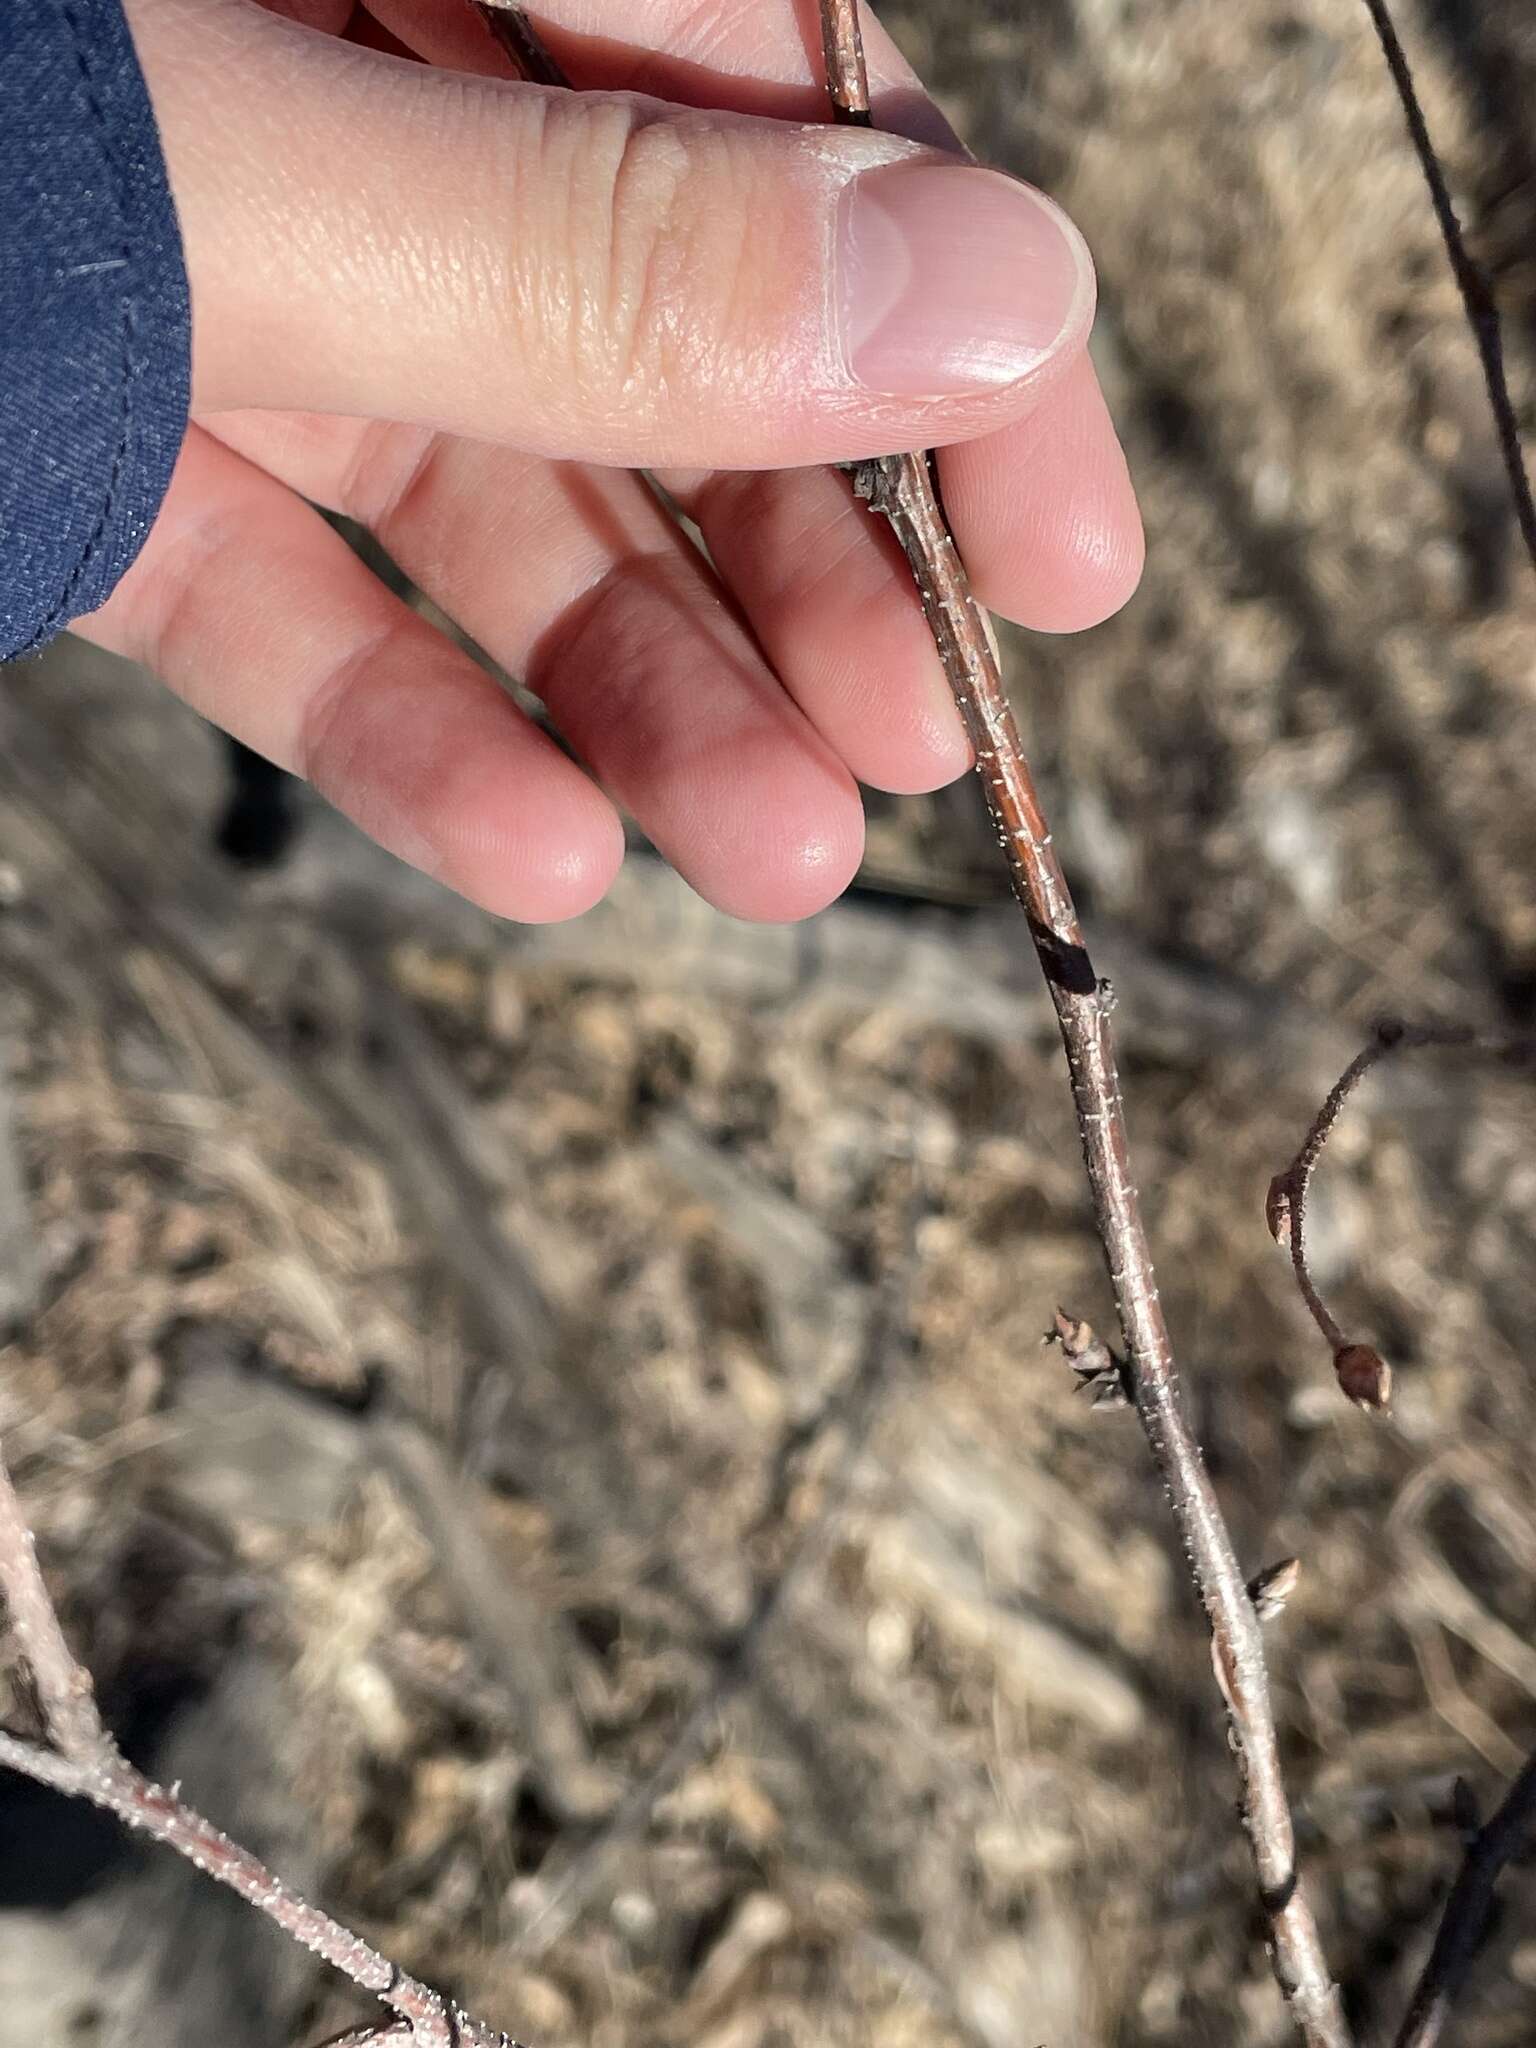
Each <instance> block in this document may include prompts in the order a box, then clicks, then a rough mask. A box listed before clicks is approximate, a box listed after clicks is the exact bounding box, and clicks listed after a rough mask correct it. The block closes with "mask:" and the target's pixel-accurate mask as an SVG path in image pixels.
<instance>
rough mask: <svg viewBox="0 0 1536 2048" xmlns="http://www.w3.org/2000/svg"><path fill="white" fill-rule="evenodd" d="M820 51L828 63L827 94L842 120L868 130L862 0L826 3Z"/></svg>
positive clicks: (839, 0)
mask: <svg viewBox="0 0 1536 2048" xmlns="http://www.w3.org/2000/svg"><path fill="white" fill-rule="evenodd" d="M821 50H822V56H823V58H824V59H825V63H826V77H827V91H828V93H830V95H831V97H832V104H833V106H834V107H835V108H836V109H837V117H838V119H839V120H840V121H847V122H848V123H850V125H852V126H853V127H855V128H868V127H870V126H871V125H872V120H873V117H872V115H871V113H870V107H869V74H868V72H867V70H866V69H865V65H864V36H863V33H862V31H861V30H860V28H859V0H823V4H822V9H821Z"/></svg>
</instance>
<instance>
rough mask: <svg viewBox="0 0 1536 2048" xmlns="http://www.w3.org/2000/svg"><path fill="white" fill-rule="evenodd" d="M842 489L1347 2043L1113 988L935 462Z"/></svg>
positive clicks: (1304, 1925) (826, 16)
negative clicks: (1044, 1033)
mask: <svg viewBox="0 0 1536 2048" xmlns="http://www.w3.org/2000/svg"><path fill="white" fill-rule="evenodd" d="M822 23H823V40H824V43H825V47H826V51H827V55H828V59H829V63H832V64H835V65H836V66H837V67H838V68H837V70H836V71H835V73H834V75H833V77H832V79H831V81H830V87H831V94H832V100H833V105H834V108H835V109H836V111H837V113H838V114H839V116H840V117H841V118H843V119H858V118H859V117H860V116H863V117H866V118H867V116H868V113H869V94H868V87H867V85H866V83H865V82H864V80H863V77H862V75H861V66H860V64H859V62H858V60H857V48H858V42H859V26H858V15H857V7H856V0H822ZM850 52H851V53H853V61H849V53H850ZM855 487H856V488H857V490H858V491H859V494H860V496H862V497H864V498H867V499H868V501H869V503H870V504H871V505H872V506H873V507H874V508H875V510H877V511H880V512H883V513H884V514H885V516H886V517H887V518H888V519H889V520H890V522H891V524H892V527H893V528H894V529H895V532H896V536H897V538H898V540H899V541H900V542H901V546H902V549H903V551H904V553H905V554H906V557H907V561H908V563H909V564H910V565H911V569H912V574H913V577H914V580H915V581H916V583H917V588H918V592H919V595H920V596H921V598H922V602H923V609H924V611H925V613H926V614H927V617H928V623H929V627H930V629H931V630H932V633H933V637H934V641H935V643H936V644H937V647H938V650H939V654H940V656H941V658H942V660H943V663H944V669H945V673H946V674H947V676H948V677H949V682H950V687H951V689H952V690H953V692H954V696H955V701H956V703H957V704H958V705H959V707H960V711H961V714H962V716H963V717H964V719H965V722H966V726H967V728H968V730H969V732H970V735H971V739H972V743H973V745H974V746H975V750H976V768H977V773H978V775H979V776H980V778H981V784H982V788H983V790H984V792H985V794H986V799H987V805H988V808H989V810H990V811H991V814H992V819H993V822H994V824H995V825H996V827H997V832H998V837H999V840H1000V842H1001V844H1002V848H1003V852H1004V854H1005V855H1006V857H1007V861H1008V868H1009V874H1010V877H1011V879H1012V882H1013V887H1014V893H1015V894H1016V895H1017V897H1018V899H1019V902H1020V904H1021V905H1022V907H1023V909H1024V913H1025V915H1026V917H1027V918H1028V920H1029V925H1030V931H1031V934H1032V936H1033V938H1034V942H1035V949H1036V952H1037V953H1038V955H1039V958H1040V964H1041V967H1042V969H1043V970H1044V973H1045V978H1046V983H1047V985H1048V987H1049V989H1050V994H1051V1001H1052V1003H1053V1004H1054V1005H1055V1009H1056V1016H1057V1020H1058V1022H1059V1024H1060V1027H1061V1036H1062V1043H1063V1044H1064V1046H1065V1048H1066V1055H1067V1066H1068V1069H1069V1072H1070V1075H1071V1083H1072V1097H1073V1102H1074V1104H1075V1106H1076V1110H1077V1123H1078V1132H1079V1136H1080V1138H1081V1141H1082V1146H1083V1156H1084V1159H1085V1161H1086V1164H1087V1169H1088V1182H1089V1188H1090V1191H1091V1194H1092V1199H1093V1209H1094V1221H1095V1224H1096V1227H1097V1230H1098V1234H1099V1238H1100V1241H1101V1243H1102V1245H1103V1247H1104V1253H1105V1257H1106V1260H1107V1262H1108V1266H1109V1277H1110V1282H1111V1285H1112V1287H1113V1289H1114V1295H1115V1305H1116V1308H1117V1310H1118V1312H1119V1316H1120V1325H1121V1329H1122V1331H1123V1332H1124V1336H1125V1344H1126V1350H1127V1353H1128V1355H1129V1360H1130V1367H1131V1379H1132V1387H1133V1392H1134V1396H1135V1401H1136V1409H1137V1413H1138V1415H1139V1416H1140V1419H1141V1424H1142V1428H1143V1430H1144V1431H1145V1433H1146V1437H1147V1441H1148V1443H1149V1445H1150V1446H1151V1450H1152V1455H1153V1457H1154V1459H1155V1460H1156V1462H1157V1466H1158V1469H1159V1471H1160V1473H1161V1474H1162V1478H1163V1482H1164V1485H1165V1486H1166V1488H1167V1491H1168V1497H1169V1501H1170V1504H1171V1506H1172V1508H1173V1513H1174V1517H1175V1519H1176V1521H1177V1523H1178V1527H1179V1533H1180V1536H1181V1537H1182V1539H1183V1544H1184V1551H1185V1555H1186V1556H1187V1557H1188V1559H1189V1563H1190V1570H1191V1573H1192V1575H1193V1578H1194V1581H1195V1585H1196V1589H1197V1591H1198V1593H1199V1596H1200V1599H1201V1602H1202V1604H1203V1606H1204V1608H1205V1611H1206V1615H1207V1618H1208V1620H1209V1622H1210V1625H1211V1630H1212V1635H1213V1638H1214V1654H1215V1657H1216V1660H1217V1669H1218V1673H1219V1675H1220V1676H1221V1680H1222V1689H1223V1691H1224V1693H1225V1696H1226V1700H1227V1705H1228V1709H1229V1716H1230V1721H1231V1727H1232V1733H1233V1737H1234V1746H1235V1748H1236V1752H1237V1758H1238V1768H1239V1775H1240V1778H1241V1781H1242V1796H1243V1810H1244V1820H1245V1823H1246V1827H1247V1832H1248V1838H1249V1842H1250V1844H1251V1847H1252V1850H1253V1856H1254V1862H1255V1864H1256V1866H1257V1871H1258V1879H1259V1891H1260V1896H1261V1898H1262V1900H1263V1903H1264V1908H1265V1911H1266V1913H1267V1914H1268V1916H1269V1923H1270V1932H1271V1940H1272V1944H1273V1957H1274V1965H1275V1974H1276V1976H1277V1977H1278V1979H1279V1982H1280V1987H1281V1990H1282V1991H1283V1993H1284V1994H1285V1996H1286V1998H1287V1999H1288V2000H1289V2002H1290V2005H1291V2009H1292V2012H1293V2014H1294V2015H1295V2019H1296V2022H1297V2025H1298V2026H1299V2027H1300V2029H1301V2033H1302V2036H1303V2038H1304V2039H1305V2040H1306V2041H1307V2042H1308V2043H1309V2044H1310V2048H1345V2044H1347V2043H1348V2042H1349V2040H1350V2034H1349V2029H1348V2026H1347V2024H1346V2022H1345V2019H1344V2013H1343V2008H1342V2006H1341V2004H1340V2001H1339V1995H1338V1991H1337V1988H1336V1986H1335V1985H1334V1983H1333V1980H1332V1978H1331V1976H1330V1974H1329V1971H1328V1965H1327V1961H1326V1959H1325V1957H1324V1954H1323V1948H1322V1942H1321V1940H1320V1938H1319V1936H1318V1931H1317V1923H1316V1921H1315V1920H1314V1918H1313V1915H1312V1909H1311V1906H1310V1904H1309V1903H1308V1901H1307V1898H1306V1895H1305V1893H1304V1892H1303V1890H1302V1887H1301V1881H1300V1877H1299V1875H1298V1872H1297V1869H1296V1850H1295V1836H1294V1832H1293V1829H1292V1824H1291V1812H1290V1805H1289V1802H1288V1800H1287V1797H1286V1791H1285V1783H1284V1779H1283V1778H1282V1775H1281V1770H1280V1752H1279V1742H1278V1738H1277V1735H1276V1731H1275V1722H1274V1714H1273V1711H1272V1709H1271V1706H1270V1701H1269V1680H1268V1673H1267V1671H1266V1669H1265V1664H1264V1651H1263V1647H1262V1644H1261V1641H1260V1632H1259V1621H1258V1617H1257V1615H1256V1613H1255V1612H1254V1604H1253V1601H1252V1600H1251V1599H1250V1598H1249V1595H1248V1590H1247V1586H1246V1584H1245V1582H1244V1578H1243V1574H1242V1570H1241V1568H1240V1567H1239V1565H1238V1562H1237V1557H1236V1554H1235V1552H1234V1550H1233V1546H1232V1539H1231V1537H1230V1535H1229V1534H1228V1531H1227V1527H1226V1523H1225V1521H1224V1519H1223V1517H1222V1512H1221V1507H1220V1504H1219V1502H1218V1501H1217V1498H1216V1494H1215V1490H1214V1488H1213V1487H1212V1485H1211V1482H1210V1478H1209V1475H1208V1474H1207V1472H1206V1470H1205V1463H1204V1460H1203V1458H1202V1457H1201V1454H1200V1448H1199V1445H1198V1443H1197V1442H1196V1440H1195V1436H1194V1433H1193V1431H1192V1430H1191V1428H1190V1425H1189V1422H1188V1419H1187V1417H1186V1415H1185V1413H1184V1405H1183V1400H1182V1397H1181V1394H1180V1391H1179V1383H1178V1376H1177V1371H1176V1368H1175V1365H1174V1357H1173V1346H1172V1343H1171V1341H1170V1339H1169V1335H1168V1328H1167V1324H1166V1322H1165V1320H1164V1317H1163V1312H1162V1307H1161V1304H1160V1303H1159V1300H1158V1293H1157V1282H1156V1278H1155V1275H1154V1272H1153V1266H1152V1256H1151V1251H1150V1248H1149V1246H1148V1244H1147V1237H1146V1231H1145V1227H1144V1225H1143V1223H1142V1218H1141V1209H1140V1202H1139V1200H1138V1197H1137V1193H1136V1187H1135V1183H1134V1181H1133V1180H1132V1178H1131V1169H1130V1150H1129V1142H1128V1138H1127V1133H1126V1127H1125V1112H1124V1107H1123V1104H1122V1102H1121V1096H1120V1082H1119V1076H1118V1074H1117V1072H1116V1066H1115V1045H1114V1030H1113V1025H1112V1022H1111V1012H1112V1010H1113V1007H1114V996H1113V991H1112V990H1111V988H1110V987H1109V985H1108V983H1106V982H1101V981H1099V979H1098V978H1097V976H1096V975H1095V973H1094V971H1093V966H1092V963H1091V961H1090V959H1089V956H1088V951H1087V947H1086V946H1085V944H1084V942H1083V933H1082V928H1081V926H1080V925H1079V923H1078V919H1077V912H1076V909H1075V907H1074V905H1073V902H1072V896H1071V892H1070V890H1069V889H1068V887H1067V882H1066V877H1065V876H1064V875H1063V873H1062V870H1061V864H1060V862H1059V860H1058V859H1057V856H1056V853H1055V849H1054V846H1053V844H1052V838H1051V833H1050V831H1049V829H1048V827H1047V825H1046V821H1045V818H1044V816H1043V814H1042V812H1041V808H1040V802H1039V798H1038V796H1037V794H1036V791H1035V787H1034V781H1033V778H1032V776H1031V774H1030V771H1029V765H1028V762H1027V761H1026V759H1025V755H1024V750H1023V746H1022V743H1021V741H1020V739H1019V734H1018V728H1017V726H1016V725H1015V723H1014V718H1013V712H1012V709H1011V708H1010V706H1009V703H1008V698H1007V693H1006V691H1005V690H1004V687H1003V682H1002V677H1001V674H1000V672H999V668H998V663H997V658H996V656H995V654H994V652H993V644H992V640H991V636H990V632H989V628H988V625H987V622H986V620H985V617H984V615H983V613H982V612H981V610H980V608H979V606H978V605H977V603H976V600H975V598H974V597H973V596H972V594H971V590H970V586H969V583H968V581H967V578H966V575H965V570H964V567H963V566H962V564H961V561H960V556H959V552H958V550H957V548H956V546H955V542H954V538H953V536H952V535H951V533H950V531H949V527H948V524H947V522H946V520H945V517H944V513H943V508H942V505H941V502H940V498H939V492H938V478H937V471H936V468H935V465H934V462H933V458H932V456H931V455H896V456H887V457H885V458H884V459H883V460H880V461H876V462H869V463H862V464H860V465H859V466H858V468H857V469H856V471H855Z"/></svg>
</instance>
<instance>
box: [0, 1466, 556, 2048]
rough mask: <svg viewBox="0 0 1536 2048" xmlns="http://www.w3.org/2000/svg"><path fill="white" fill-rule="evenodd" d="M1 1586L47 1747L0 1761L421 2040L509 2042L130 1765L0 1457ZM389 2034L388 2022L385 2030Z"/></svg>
mask: <svg viewBox="0 0 1536 2048" xmlns="http://www.w3.org/2000/svg"><path fill="white" fill-rule="evenodd" d="M0 1592H3V1594H4V1597H5V1608H6V1612H7V1615H8V1616H9V1619H10V1623H11V1627H12V1630H13V1631H14V1633H15V1636H16V1639H17V1643H18V1646H19V1647H20V1649H21V1651H22V1655H23V1657H24V1658H25V1660H26V1665H27V1669H28V1672H29V1674H30V1677H31V1679H32V1683H33V1685H34V1687H35V1688H36V1691H37V1694H38V1700H39V1704H40V1705H41V1707H42V1709H43V1718H44V1722H45V1725H46V1726H47V1729H48V1732H49V1739H50V1743H51V1744H52V1745H53V1746H52V1747H50V1746H49V1744H45V1743H41V1742H30V1741H27V1740H25V1739H24V1738H23V1737H21V1736H19V1735H13V1734H11V1733H9V1732H7V1731H5V1730H0V1765H3V1766H6V1767H8V1768H9V1769H11V1770H13V1771H20V1772H21V1773H22V1774H23V1775H24V1776H26V1777H29V1778H32V1779H35V1780H36V1782H37V1783H38V1784H40V1785H47V1786H50V1787H51V1788H52V1789H53V1790H54V1791H56V1792H63V1793H65V1794H67V1795H68V1796H69V1797H71V1798H75V1799H86V1800H89V1801H90V1802H91V1804H92V1805H93V1806H99V1807H101V1808H103V1809H104V1810H105V1811H106V1812H108V1813H111V1814H114V1815H115V1816H116V1817H117V1819H119V1820H120V1821H122V1822H123V1823H124V1825H125V1826H127V1827H130V1828H135V1829H138V1830H139V1831H140V1832H141V1833H143V1834H146V1835H148V1836H150V1837H151V1839H152V1840H154V1841H157V1842H163V1843H164V1844H165V1845H166V1846H167V1847H168V1848H171V1849H174V1850H175V1851H176V1853H177V1854H178V1855H179V1856H182V1857H184V1858H185V1859H186V1861H187V1862H189V1863H192V1864H194V1865H195V1866H196V1867H197V1868H198V1869H199V1870H201V1871H204V1872H206V1874H207V1875H208V1876H209V1877H211V1878H214V1879H215V1880H216V1881H217V1882H218V1883H219V1884H222V1885H226V1886H227V1887H228V1888H229V1890H230V1891H232V1892H235V1893H236V1894H238V1896H239V1897H240V1898H242V1899H244V1900H245V1901H246V1902H247V1904H249V1905H252V1906H255V1907H256V1908H257V1910H258V1911H259V1912H262V1913H264V1914H265V1915H266V1916H267V1918H268V1919H269V1920H272V1921H275V1922H276V1924H277V1925H278V1926H279V1927H280V1928H282V1930H283V1932H284V1933H285V1934H287V1935H289V1936H290V1937H291V1938H292V1939H293V1940H294V1941H296V1942H298V1943H299V1945H300V1947H302V1948H307V1949H308V1950H309V1951H310V1953H311V1954H312V1955H317V1956H319V1957H320V1959H321V1961H322V1962H326V1963H329V1964H330V1965H331V1967H332V1968H333V1969H335V1970H339V1971H340V1972H341V1973H342V1975H343V1976H345V1977H349V1978H350V1979H351V1980H352V1982H353V1983H354V1984H356V1985H357V1986H358V1988H359V1989H360V1990H363V1991H370V1992H372V1993H373V1995H374V1996H375V1997H376V1998H377V1999H379V2000H380V2002H381V2003H382V2004H384V2005H386V2006H388V2007H389V2009H390V2011H391V2012H393V2013H395V2014H396V2015H397V2017H398V2019H399V2020H400V2021H401V2022H403V2023H405V2024H406V2025H407V2026H408V2027H409V2029H410V2032H411V2035H412V2037H413V2039H414V2041H415V2042H416V2043H417V2044H418V2048H516V2044H515V2043H513V2042H511V2041H510V2040H509V2038H508V2036H507V2035H505V2034H502V2033H499V2032H498V2031H497V2030H496V2029H495V2028H494V2027H488V2026H486V2025H485V2023H484V2022H483V2021H481V2020H477V2019H474V2018H472V2017H471V2015H470V2014H468V2013H466V2012H461V2011H460V2010H459V2009H458V2008H457V2007H455V2006H451V2005H450V2004H449V2003H448V2001H447V2000H446V1999H444V1998H443V1997H442V1996H441V1995H440V1993H438V1992H436V1991H434V1990H432V1989H431V1987H430V1986H429V1985H426V1984H423V1983H421V1982H420V1981H419V1980H418V1979H416V1978H415V1977H411V1976H408V1975H407V1974H406V1972H405V1971H404V1970H402V1969H401V1968H400V1967H399V1965H398V1964H397V1963H392V1962H391V1961H390V1960H389V1958H388V1957H387V1956H384V1955H381V1954H380V1953H379V1951H378V1950H377V1949H375V1948H372V1947H370V1945H369V1944H368V1943H367V1942H366V1941H364V1940H363V1939H362V1938H361V1936H359V1935H356V1934H353V1933H352V1932H351V1930H350V1929H349V1928H346V1927H343V1926H342V1925H341V1923H340V1922H339V1921H337V1920H333V1919H332V1918H331V1917H330V1915H329V1914H328V1913H322V1912H321V1911H320V1909H319V1908H318V1907H317V1906H311V1905H310V1904H309V1903H308V1902H307V1901H306V1900H305V1899H302V1898H300V1897H299V1896H298V1894H297V1893H295V1892H291V1891H288V1890H287V1889H286V1888H285V1887H284V1885H283V1884H282V1882H281V1880H280V1879H279V1878H277V1877H275V1876H274V1875H273V1873H272V1872H271V1871H270V1870H269V1869H268V1868H267V1866H266V1865H265V1864H264V1863H263V1862H262V1861H261V1860H260V1858H259V1857H256V1856H253V1855H252V1854H251V1852H250V1851H249V1850H248V1849H244V1848H242V1847H241V1846H240V1844H239V1843H238V1842H234V1841H231V1840H230V1838H229V1836H228V1835H226V1834H223V1833H222V1832H221V1831H220V1830H219V1829H218V1828H216V1827H215V1826H214V1825H213V1823H212V1822H211V1821H207V1820H204V1818H203V1817H202V1815H201V1814H199V1813H196V1812H194V1811H193V1809H192V1808H191V1807H190V1806H187V1805H185V1804H184V1803H183V1801H182V1799H181V1797H180V1794H179V1792H178V1791H177V1790H176V1789H175V1788H172V1789H171V1790H169V1791H168V1790H167V1789H166V1788H165V1787H164V1786H161V1785H156V1784H153V1783H152V1782H151V1781H150V1780H149V1779H148V1778H146V1777H145V1776H144V1775H143V1773H142V1772H140V1771H137V1770H135V1768H134V1767H133V1765H132V1764H130V1763H129V1762H128V1760H127V1758H126V1757H124V1756H123V1754H122V1752H121V1751H120V1750H119V1749H118V1747H117V1745H116V1743H115V1742H114V1741H113V1740H112V1737H111V1735H110V1734H109V1733H108V1732H107V1730H106V1729H105V1728H104V1727H103V1726H102V1723H101V1720H100V1717H99V1716H98V1714H97V1712H96V1705H95V1697H94V1694H93V1692H92V1688H91V1681H90V1679H89V1677H88V1676H87V1675H86V1673H85V1671H84V1670H83V1669H82V1668H81V1666H80V1665H79V1664H78V1663H77V1662H76V1661H75V1659H74V1657H73V1656H72V1655H71V1654H70V1650H69V1646H68V1645H67V1644H66V1642H65V1641H64V1634H63V1631H62V1629H61V1628H60V1627H59V1621H58V1615H57V1613H56V1612H55V1609H54V1606H53V1602H52V1601H51V1600H50V1599H49V1597H48V1589H47V1587H46V1586H45V1585H44V1583H43V1576H42V1573H41V1571H40V1570H39V1569H38V1563H37V1554H36V1549H35V1547H34V1545H33V1541H32V1537H31V1534H30V1532H29V1530H28V1528H27V1525H26V1522H25V1521H24V1519H23V1517H22V1514H21V1509H20V1506H19V1504H18V1502H17V1499H16V1493H15V1489H14V1487H13V1486H12V1484H11V1480H10V1476H9V1474H8V1473H7V1471H6V1469H5V1464H4V1460H3V1457H0ZM375 2031H376V2030H375ZM395 2032H398V2030H397V2029H391V2028H389V2027H386V2028H384V2029H383V2030H382V2034H383V2038H385V2039H389V2038H390V2037H391V2035H392V2033H395Z"/></svg>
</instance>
